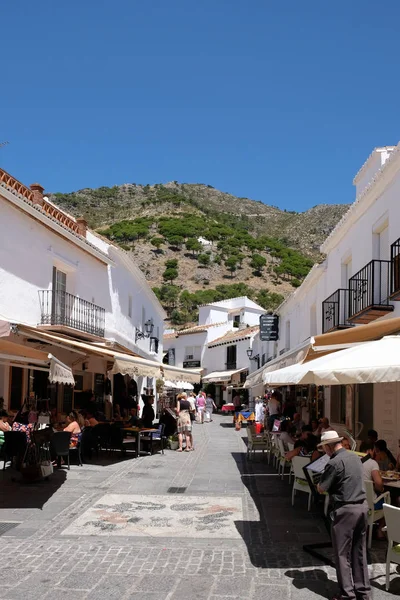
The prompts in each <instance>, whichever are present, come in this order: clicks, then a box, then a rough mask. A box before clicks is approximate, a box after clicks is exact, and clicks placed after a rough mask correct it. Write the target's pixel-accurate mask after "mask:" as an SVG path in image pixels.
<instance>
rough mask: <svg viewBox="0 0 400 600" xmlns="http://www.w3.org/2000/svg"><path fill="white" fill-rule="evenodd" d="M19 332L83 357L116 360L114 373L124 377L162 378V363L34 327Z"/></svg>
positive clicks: (20, 326)
mask: <svg viewBox="0 0 400 600" xmlns="http://www.w3.org/2000/svg"><path fill="white" fill-rule="evenodd" d="M18 332H19V333H20V334H23V335H27V336H30V337H32V338H35V339H38V340H44V341H46V342H48V343H53V344H55V345H56V346H60V347H62V348H65V349H66V350H70V351H71V352H78V354H83V355H90V354H93V355H96V356H101V357H103V358H107V359H108V360H114V366H113V368H112V371H111V372H112V373H121V374H122V375H130V376H131V377H137V376H142V377H160V376H161V367H162V366H163V365H162V364H161V363H158V362H156V361H153V360H148V359H147V358H142V357H141V356H136V355H134V354H128V353H124V352H116V351H115V350H113V349H111V348H106V347H104V346H97V345H96V344H91V343H89V342H82V341H80V340H75V339H72V338H69V337H65V336H62V335H56V334H54V333H48V332H47V331H42V330H37V329H36V328H34V327H27V326H25V325H19V326H18Z"/></svg>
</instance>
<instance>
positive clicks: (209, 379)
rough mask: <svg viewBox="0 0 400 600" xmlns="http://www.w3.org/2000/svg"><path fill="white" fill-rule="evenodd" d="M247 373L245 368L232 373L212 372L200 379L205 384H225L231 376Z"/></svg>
mask: <svg viewBox="0 0 400 600" xmlns="http://www.w3.org/2000/svg"><path fill="white" fill-rule="evenodd" d="M242 371H247V367H243V368H242V369H234V370H233V371H213V372H212V373H209V374H208V375H205V376H204V377H203V378H202V379H203V381H205V382H206V383H226V382H228V381H230V380H231V379H232V375H235V374H236V373H241V372H242Z"/></svg>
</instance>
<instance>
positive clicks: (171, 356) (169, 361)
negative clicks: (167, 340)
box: [163, 348, 175, 367]
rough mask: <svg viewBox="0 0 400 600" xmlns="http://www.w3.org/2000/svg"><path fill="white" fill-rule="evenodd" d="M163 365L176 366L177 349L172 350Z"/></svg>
mask: <svg viewBox="0 0 400 600" xmlns="http://www.w3.org/2000/svg"><path fill="white" fill-rule="evenodd" d="M163 363H164V364H166V365H171V367H174V366H175V348H170V349H169V350H168V353H167V355H166V356H165V358H164V360H163Z"/></svg>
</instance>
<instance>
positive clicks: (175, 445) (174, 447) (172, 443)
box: [169, 440, 179, 450]
mask: <svg viewBox="0 0 400 600" xmlns="http://www.w3.org/2000/svg"><path fill="white" fill-rule="evenodd" d="M169 447H170V449H171V450H178V448H179V442H177V441H174V440H171V441H170V442H169Z"/></svg>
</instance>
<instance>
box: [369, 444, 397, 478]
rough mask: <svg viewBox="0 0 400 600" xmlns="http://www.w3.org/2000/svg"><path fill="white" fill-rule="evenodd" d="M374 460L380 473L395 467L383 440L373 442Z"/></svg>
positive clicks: (393, 459)
mask: <svg viewBox="0 0 400 600" xmlns="http://www.w3.org/2000/svg"><path fill="white" fill-rule="evenodd" d="M374 448H375V451H374V452H375V456H374V458H375V460H376V462H377V463H378V465H379V468H380V470H381V471H390V470H391V469H394V467H395V466H396V459H395V458H394V456H393V454H392V453H391V452H390V450H389V448H388V447H387V444H386V442H385V440H378V441H377V442H375V445H374Z"/></svg>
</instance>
